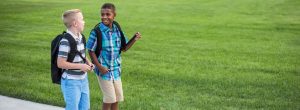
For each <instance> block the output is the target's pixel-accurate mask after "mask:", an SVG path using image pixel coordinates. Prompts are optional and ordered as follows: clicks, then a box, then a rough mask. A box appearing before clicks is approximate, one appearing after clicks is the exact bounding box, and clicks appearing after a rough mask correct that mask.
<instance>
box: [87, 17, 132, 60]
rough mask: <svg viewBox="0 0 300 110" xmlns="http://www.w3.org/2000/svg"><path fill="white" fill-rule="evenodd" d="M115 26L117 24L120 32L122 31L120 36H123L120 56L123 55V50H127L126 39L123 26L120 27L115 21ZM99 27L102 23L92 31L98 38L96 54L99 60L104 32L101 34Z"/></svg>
mask: <svg viewBox="0 0 300 110" xmlns="http://www.w3.org/2000/svg"><path fill="white" fill-rule="evenodd" d="M113 24H115V25H116V26H117V28H118V30H119V31H120V35H121V49H120V51H119V54H121V51H122V50H123V49H125V47H126V39H125V36H124V33H123V31H122V29H121V26H120V25H119V23H118V22H116V21H113ZM99 25H100V23H98V24H97V25H96V26H95V27H94V29H93V30H92V31H95V33H96V37H97V46H96V50H95V54H96V56H97V58H98V57H99V55H100V52H101V50H102V32H101V30H100V28H99Z"/></svg>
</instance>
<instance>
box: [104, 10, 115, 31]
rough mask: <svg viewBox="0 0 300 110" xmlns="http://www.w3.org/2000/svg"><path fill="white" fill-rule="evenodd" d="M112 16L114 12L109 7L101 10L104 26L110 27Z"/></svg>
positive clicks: (113, 16)
mask: <svg viewBox="0 0 300 110" xmlns="http://www.w3.org/2000/svg"><path fill="white" fill-rule="evenodd" d="M114 18H115V13H114V12H113V11H112V10H111V9H102V10H101V20H102V22H103V23H104V24H105V25H106V26H108V27H110V28H111V27H112V23H113V21H114Z"/></svg>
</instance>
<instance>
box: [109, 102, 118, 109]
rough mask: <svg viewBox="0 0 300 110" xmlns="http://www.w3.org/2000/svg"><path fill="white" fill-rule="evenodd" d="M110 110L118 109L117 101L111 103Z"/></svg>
mask: <svg viewBox="0 0 300 110" xmlns="http://www.w3.org/2000/svg"><path fill="white" fill-rule="evenodd" d="M111 110H119V107H118V102H116V103H112V104H111Z"/></svg>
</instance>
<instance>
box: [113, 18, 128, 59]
mask: <svg viewBox="0 0 300 110" xmlns="http://www.w3.org/2000/svg"><path fill="white" fill-rule="evenodd" d="M113 24H115V25H116V26H117V28H118V30H119V31H120V35H121V49H120V52H119V54H121V52H122V50H124V49H125V47H126V39H125V36H124V33H123V31H122V29H121V26H120V24H119V23H118V22H117V21H113Z"/></svg>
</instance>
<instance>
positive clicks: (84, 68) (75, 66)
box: [57, 57, 91, 72]
mask: <svg viewBox="0 0 300 110" xmlns="http://www.w3.org/2000/svg"><path fill="white" fill-rule="evenodd" d="M57 66H58V68H63V69H80V70H81V71H84V72H87V71H89V70H91V67H90V66H89V65H87V64H79V63H70V62H67V59H66V58H63V57H57Z"/></svg>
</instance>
